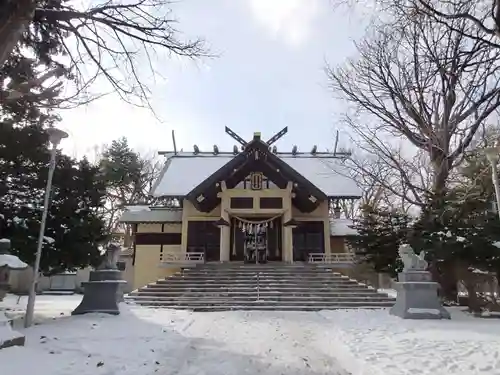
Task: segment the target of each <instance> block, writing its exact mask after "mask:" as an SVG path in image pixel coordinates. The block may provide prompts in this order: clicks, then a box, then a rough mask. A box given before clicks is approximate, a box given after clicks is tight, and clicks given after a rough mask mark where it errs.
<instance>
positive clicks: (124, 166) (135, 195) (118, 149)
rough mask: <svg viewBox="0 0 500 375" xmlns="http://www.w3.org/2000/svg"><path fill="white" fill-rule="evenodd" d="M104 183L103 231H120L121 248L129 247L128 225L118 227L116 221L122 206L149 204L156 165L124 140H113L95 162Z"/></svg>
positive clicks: (157, 171) (157, 165)
mask: <svg viewBox="0 0 500 375" xmlns="http://www.w3.org/2000/svg"><path fill="white" fill-rule="evenodd" d="M99 164H100V167H101V171H102V174H103V178H104V179H105V180H106V184H107V189H106V210H105V218H106V222H107V231H108V233H110V234H113V233H116V232H117V231H118V230H119V229H124V231H125V239H124V245H125V246H129V245H130V244H131V242H130V240H131V231H130V227H129V226H124V227H123V228H120V223H119V222H118V220H119V218H120V217H121V215H122V213H123V211H124V209H125V206H127V205H133V204H138V203H144V204H148V203H150V198H149V191H150V190H151V187H152V184H153V182H154V181H155V180H156V179H157V178H158V175H159V171H160V165H159V163H157V162H155V160H154V159H153V158H147V157H143V156H142V155H140V154H139V153H138V152H136V151H134V150H133V149H132V148H131V147H130V146H129V144H128V141H127V139H126V138H120V139H117V140H114V141H113V142H112V143H111V145H110V146H108V147H106V148H105V149H104V152H103V153H102V157H101V160H100V162H99Z"/></svg>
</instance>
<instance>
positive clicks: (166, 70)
mask: <svg viewBox="0 0 500 375" xmlns="http://www.w3.org/2000/svg"><path fill="white" fill-rule="evenodd" d="M173 10H174V14H175V16H176V17H177V19H178V20H179V25H178V28H179V29H180V30H181V31H182V32H183V33H184V34H186V36H188V37H196V36H200V37H202V38H204V39H205V40H207V42H208V44H209V46H210V49H211V51H213V52H214V53H217V54H219V57H217V58H214V59H204V60H202V61H198V62H191V61H182V62H181V61H172V60H165V61H164V62H163V61H162V64H161V66H160V68H159V69H160V71H161V73H162V75H164V76H165V77H167V80H165V81H160V82H157V83H156V85H155V86H154V87H152V98H153V105H154V108H155V111H156V112H157V114H158V117H159V119H157V118H155V117H154V116H152V114H151V113H150V112H149V111H148V110H146V109H138V108H134V107H130V106H129V105H127V104H125V103H122V102H120V100H119V99H118V98H117V97H114V96H108V97H106V98H103V99H100V100H98V101H96V102H94V103H93V104H91V105H88V106H86V107H82V108H78V109H75V110H71V111H65V112H63V113H62V117H63V121H62V123H61V124H60V126H61V127H62V128H64V129H65V130H67V131H68V132H69V133H70V138H69V139H68V140H66V141H65V143H64V145H63V147H64V149H65V151H66V152H67V153H69V154H72V155H74V156H77V155H78V156H82V155H83V154H84V153H92V152H91V150H92V148H93V146H94V145H96V144H102V143H109V142H110V141H111V140H113V139H116V138H118V137H120V136H126V137H127V138H128V139H129V142H130V144H131V145H132V146H133V147H135V148H137V149H139V150H141V151H147V150H171V149H172V140H171V131H172V129H175V133H176V139H177V145H178V148H184V150H192V146H193V144H195V143H196V144H197V145H199V147H200V148H201V149H202V150H210V149H212V146H213V144H217V145H219V148H221V149H226V150H227V149H232V145H233V144H235V142H234V141H233V140H232V139H231V138H230V137H229V136H227V135H226V134H225V133H224V126H229V127H230V128H232V129H233V130H234V131H236V132H237V133H239V134H240V135H241V136H242V137H243V138H245V139H249V138H251V136H252V134H253V132H255V131H260V132H261V133H262V136H263V138H265V139H267V138H269V137H271V136H272V135H273V134H274V133H276V132H278V131H279V130H280V129H282V128H283V127H284V126H288V129H289V132H288V134H287V135H286V136H285V137H284V138H283V140H282V141H280V142H279V143H278V148H279V149H280V150H291V148H292V145H294V144H296V145H298V147H299V149H302V150H310V149H311V148H312V146H313V145H314V144H317V145H318V146H319V148H320V149H326V148H332V146H333V142H334V141H333V139H334V134H335V131H336V130H337V129H338V128H339V123H338V119H339V112H341V111H342V109H343V108H344V103H342V102H341V101H338V100H335V99H334V98H333V95H332V94H331V92H329V90H328V81H327V79H326V75H325V72H324V67H325V64H326V62H328V63H329V64H331V65H334V66H335V65H338V64H341V63H342V62H343V61H345V60H346V59H347V58H348V57H349V56H352V55H353V54H354V45H353V41H354V40H356V39H359V37H360V36H361V35H362V33H363V30H364V27H363V26H362V22H360V20H361V17H360V16H359V15H356V14H355V13H354V12H353V11H347V10H346V9H339V8H336V9H335V8H333V7H332V5H331V1H330V0H210V1H207V0H181V1H179V2H177V3H174V4H173ZM341 135H342V136H341V144H342V143H343V144H344V145H345V146H347V145H348V142H347V135H346V134H345V131H342V132H341Z"/></svg>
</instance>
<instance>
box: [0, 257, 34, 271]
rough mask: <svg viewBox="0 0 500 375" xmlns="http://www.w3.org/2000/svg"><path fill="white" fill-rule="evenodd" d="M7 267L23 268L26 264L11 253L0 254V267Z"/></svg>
mask: <svg viewBox="0 0 500 375" xmlns="http://www.w3.org/2000/svg"><path fill="white" fill-rule="evenodd" d="M5 266H7V267H9V268H12V269H24V268H27V267H28V265H27V264H26V263H24V262H23V261H22V260H21V259H19V258H18V257H16V256H15V255H11V254H0V267H5Z"/></svg>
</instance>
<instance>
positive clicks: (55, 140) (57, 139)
mask: <svg viewBox="0 0 500 375" xmlns="http://www.w3.org/2000/svg"><path fill="white" fill-rule="evenodd" d="M47 134H48V136H49V142H50V143H51V144H52V149H51V150H50V164H49V175H48V177H47V186H46V187H45V198H44V201H43V213H42V221H41V222H40V232H39V233H38V243H37V248H36V258H35V265H34V266H33V281H32V283H31V287H30V292H29V297H28V305H27V306H26V316H25V318H24V327H25V328H28V327H30V326H31V324H32V323H33V313H34V310H35V298H36V286H37V284H38V273H39V270H40V259H41V258H42V248H43V237H44V235H45V223H46V222H47V213H48V212H49V204H50V202H49V201H50V191H51V189H52V178H53V177H54V170H55V169H56V156H57V146H58V145H59V143H61V140H63V139H64V138H67V137H68V133H66V132H64V131H62V130H60V129H56V128H48V129H47Z"/></svg>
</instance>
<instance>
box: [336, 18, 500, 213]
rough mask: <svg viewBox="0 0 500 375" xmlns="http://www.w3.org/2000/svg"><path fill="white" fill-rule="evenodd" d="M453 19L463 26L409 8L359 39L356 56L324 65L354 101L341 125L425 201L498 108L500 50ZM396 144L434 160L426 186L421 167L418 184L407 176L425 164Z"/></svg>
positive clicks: (415, 199) (440, 189) (438, 192)
mask: <svg viewBox="0 0 500 375" xmlns="http://www.w3.org/2000/svg"><path fill="white" fill-rule="evenodd" d="M452 23H453V28H454V29H458V30H463V31H464V32H463V33H461V32H456V31H454V30H452V29H450V28H449V27H445V26H444V25H442V24H440V23H438V22H436V21H435V20H433V19H432V18H429V17H426V16H424V15H419V14H413V13H410V14H407V17H406V19H404V20H403V19H401V22H400V27H394V26H395V25H394V23H391V24H390V25H385V26H380V27H378V28H377V29H376V30H375V31H376V33H375V36H374V37H367V38H365V40H363V41H362V42H361V43H359V44H358V45H357V49H358V53H359V58H357V59H355V60H354V59H351V60H349V62H348V63H347V64H346V65H345V66H344V67H340V68H337V69H333V68H328V75H329V78H330V81H331V86H332V88H333V89H334V91H335V93H337V94H338V95H339V96H340V97H341V98H343V99H346V100H347V101H348V102H349V103H350V104H351V105H352V108H351V109H352V110H351V111H349V112H348V113H346V115H345V121H346V124H347V125H348V126H349V127H350V128H351V129H352V130H354V132H355V133H356V134H357V135H358V136H359V138H360V139H361V140H362V141H364V142H365V144H366V145H367V146H368V147H369V149H370V151H371V152H374V153H376V154H377V155H379V156H380V157H382V158H384V160H385V161H386V162H387V163H388V165H389V166H391V167H392V168H395V169H396V170H397V171H398V172H399V174H400V176H399V177H400V180H401V181H402V183H403V184H404V185H405V188H406V189H408V191H409V192H411V194H409V195H406V199H408V201H410V202H411V203H413V204H420V205H421V204H422V203H424V200H423V199H426V198H425V193H426V191H430V192H432V194H433V196H434V197H436V196H442V194H444V191H445V188H446V184H447V180H448V177H449V174H450V171H451V170H453V168H454V167H456V165H457V164H459V163H460V161H461V158H462V157H463V153H464V151H465V150H466V149H467V148H468V147H469V146H470V144H471V142H472V141H473V139H474V136H475V134H476V132H477V131H478V129H479V128H480V126H481V124H482V123H483V122H484V121H485V120H487V119H488V118H489V116H490V115H492V114H493V113H494V112H495V111H496V110H497V109H498V108H499V107H500V86H499V79H500V72H499V69H498V58H499V57H500V51H496V50H494V51H492V50H491V48H489V46H488V45H487V44H485V43H483V42H482V41H480V40H477V39H475V40H471V39H469V38H467V37H466V36H465V35H464V34H465V33H466V32H468V31H470V28H471V26H470V25H469V24H468V23H467V22H466V21H465V20H461V19H458V20H453V22H452ZM403 26H404V27H403ZM402 142H406V143H402ZM394 144H398V145H399V146H398V147H401V145H404V146H405V148H406V149H408V148H410V149H411V147H414V148H415V149H416V150H420V151H421V152H423V153H424V156H425V157H426V158H427V160H428V161H429V163H430V166H431V176H432V182H431V185H430V186H425V185H424V184H425V183H426V181H425V179H426V178H427V177H426V176H425V173H423V174H421V177H422V179H423V180H422V184H418V183H416V181H415V176H410V175H409V173H408V170H412V169H413V171H414V172H419V173H420V172H422V171H419V169H420V167H419V165H415V164H414V163H413V162H412V161H409V160H408V158H406V157H405V158H403V157H401V153H399V150H395V148H394ZM396 151H397V152H396ZM415 154H416V153H415ZM424 159H425V158H424ZM417 176H418V174H417ZM386 187H387V188H389V186H387V185H386ZM393 192H394V193H396V192H395V191H393Z"/></svg>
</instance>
